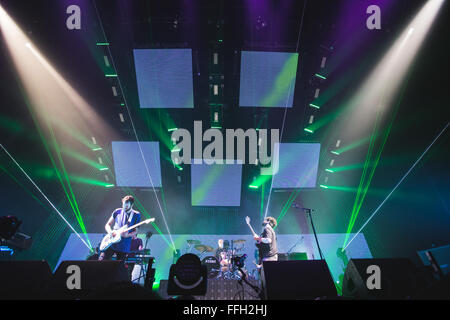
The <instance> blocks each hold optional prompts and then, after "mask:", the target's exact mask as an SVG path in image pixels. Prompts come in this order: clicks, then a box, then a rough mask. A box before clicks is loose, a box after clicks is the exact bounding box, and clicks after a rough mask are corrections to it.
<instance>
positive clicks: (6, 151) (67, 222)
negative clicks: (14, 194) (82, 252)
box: [0, 144, 92, 251]
mask: <svg viewBox="0 0 450 320" xmlns="http://www.w3.org/2000/svg"><path fill="white" fill-rule="evenodd" d="M0 147H1V148H2V149H3V151H5V153H6V154H7V155H8V156H9V157H10V158H11V160H12V161H13V162H14V163H15V165H16V166H17V167H18V168H19V169H20V171H22V173H23V174H24V175H25V176H26V177H27V178H28V180H30V182H31V183H32V184H33V185H34V186H35V187H36V189H37V190H38V191H39V192H40V193H41V194H42V196H43V197H44V198H45V200H47V202H48V203H49V204H50V205H51V206H52V208H53V209H55V211H56V213H57V214H58V215H59V216H60V217H61V218H62V219H63V220H64V222H65V223H66V224H67V225H68V226H69V228H70V229H71V230H72V231H73V232H74V233H75V234H76V235H77V236H78V238H80V240H81V241H82V242H83V243H84V245H85V246H86V247H87V248H88V249H89V250H90V251H92V247H91V246H89V245H88V244H87V243H86V241H85V240H84V239H83V238H82V237H81V236H80V234H79V233H78V232H77V231H76V230H75V229H74V228H73V227H72V225H71V224H70V223H69V221H67V220H66V218H64V216H63V215H62V214H61V212H59V210H58V209H57V208H56V207H55V206H54V205H53V203H52V202H51V201H50V199H49V198H47V196H46V195H45V194H44V192H42V190H41V189H40V188H39V187H38V186H37V184H36V183H35V182H34V181H33V179H31V178H30V176H29V175H28V174H27V173H26V172H25V170H23V168H22V167H21V166H20V164H19V163H18V162H17V161H16V159H14V157H13V156H12V155H11V154H10V153H9V152H8V150H6V148H5V147H4V146H3V145H2V144H0Z"/></svg>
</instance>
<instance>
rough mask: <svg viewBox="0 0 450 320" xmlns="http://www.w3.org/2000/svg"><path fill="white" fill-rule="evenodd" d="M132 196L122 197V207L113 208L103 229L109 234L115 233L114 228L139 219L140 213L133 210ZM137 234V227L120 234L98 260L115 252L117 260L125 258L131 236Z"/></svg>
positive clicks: (137, 221)
mask: <svg viewBox="0 0 450 320" xmlns="http://www.w3.org/2000/svg"><path fill="white" fill-rule="evenodd" d="M133 204H134V198H133V197H132V196H125V197H124V198H123V199H122V208H118V209H116V210H114V212H113V213H112V215H111V217H110V218H109V220H108V222H107V223H106V225H105V230H106V232H108V233H109V234H111V233H112V234H113V235H114V234H115V232H116V231H115V230H117V229H119V228H121V227H123V226H124V225H128V226H132V225H135V224H137V223H139V222H140V221H141V214H140V213H139V212H138V211H136V210H133ZM134 235H137V228H134V229H132V230H130V231H128V232H124V233H122V234H121V236H122V239H121V240H120V241H119V242H117V243H114V244H112V245H111V246H110V247H109V248H108V249H106V250H105V251H102V252H101V253H100V255H99V257H98V260H109V259H111V257H112V256H113V254H114V253H115V254H116V256H117V260H125V257H126V255H127V253H129V252H130V247H131V238H132V237H133V236H134Z"/></svg>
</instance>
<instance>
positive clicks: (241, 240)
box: [233, 239, 246, 243]
mask: <svg viewBox="0 0 450 320" xmlns="http://www.w3.org/2000/svg"><path fill="white" fill-rule="evenodd" d="M245 241H246V240H245V239H237V240H233V243H245Z"/></svg>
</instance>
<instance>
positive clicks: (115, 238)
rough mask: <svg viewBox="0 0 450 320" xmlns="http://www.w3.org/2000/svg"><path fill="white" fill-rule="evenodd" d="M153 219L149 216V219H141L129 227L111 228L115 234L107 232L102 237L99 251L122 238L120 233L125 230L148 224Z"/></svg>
mask: <svg viewBox="0 0 450 320" xmlns="http://www.w3.org/2000/svg"><path fill="white" fill-rule="evenodd" d="M153 221H155V218H151V219H147V220H144V221H141V222H139V223H136V224H135V225H134V226H131V227H127V226H126V225H125V226H123V227H122V228H119V229H116V230H113V231H114V233H115V235H114V236H113V234H112V233H108V234H107V235H106V236H104V237H103V240H102V243H101V244H100V251H104V250H106V249H108V248H109V247H110V246H111V245H112V244H114V243H117V242H119V241H120V240H122V235H121V234H122V233H124V232H127V231H129V230H131V229H134V228H137V227H139V226H140V225H143V224H144V223H145V224H148V223H150V222H153Z"/></svg>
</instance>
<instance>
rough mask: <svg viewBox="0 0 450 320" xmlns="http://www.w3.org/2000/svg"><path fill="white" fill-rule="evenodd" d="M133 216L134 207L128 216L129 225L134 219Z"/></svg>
mask: <svg viewBox="0 0 450 320" xmlns="http://www.w3.org/2000/svg"><path fill="white" fill-rule="evenodd" d="M133 216H134V210H133V209H132V210H131V214H130V217H129V218H128V226H130V225H131V221H133Z"/></svg>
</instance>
